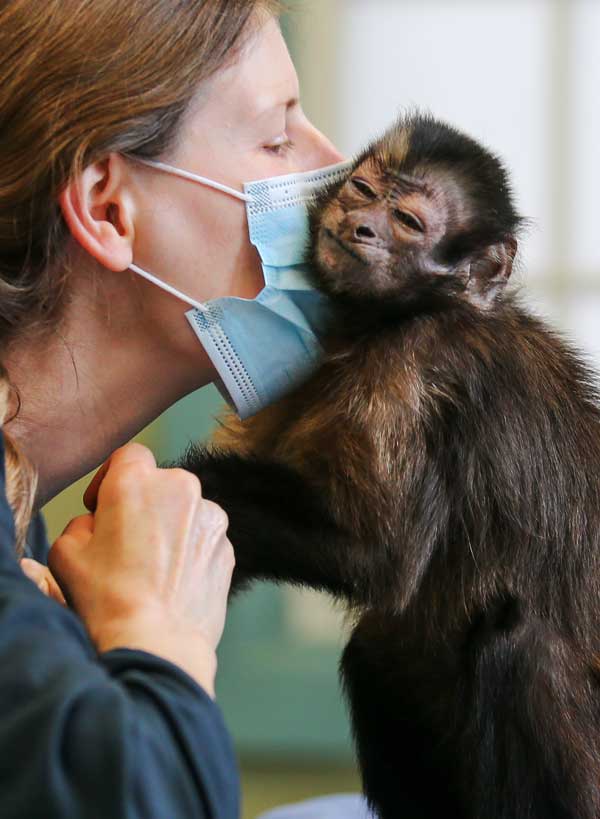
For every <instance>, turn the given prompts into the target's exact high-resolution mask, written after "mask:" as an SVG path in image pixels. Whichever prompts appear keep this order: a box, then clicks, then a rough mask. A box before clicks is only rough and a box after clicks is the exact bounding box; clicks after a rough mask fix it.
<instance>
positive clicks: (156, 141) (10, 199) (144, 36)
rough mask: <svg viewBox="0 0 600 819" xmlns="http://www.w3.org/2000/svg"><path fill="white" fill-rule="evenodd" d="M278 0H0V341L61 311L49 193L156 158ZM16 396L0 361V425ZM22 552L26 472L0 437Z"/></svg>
mask: <svg viewBox="0 0 600 819" xmlns="http://www.w3.org/2000/svg"><path fill="white" fill-rule="evenodd" d="M277 5H278V4H277V2H276V0H44V2H40V0H3V2H2V4H1V5H0V77H2V80H1V81H0V350H1V349H4V350H6V348H7V346H8V345H9V344H10V343H12V342H15V341H16V342H17V343H18V338H19V337H21V335H22V334H23V332H32V331H33V330H36V331H43V330H44V329H47V328H48V327H49V326H50V325H51V323H52V322H53V321H55V320H56V316H57V314H58V313H59V312H60V307H61V304H62V301H63V299H62V296H63V293H64V291H65V285H66V284H67V283H68V273H67V265H66V258H65V248H66V238H67V228H66V226H65V223H64V222H63V219H62V216H61V212H60V209H59V206H58V204H57V196H58V193H59V192H60V191H61V190H62V188H63V187H64V186H65V185H66V184H67V183H68V182H69V181H70V180H71V179H73V178H75V177H76V175H77V174H78V173H79V172H80V171H81V170H82V169H83V168H85V167H86V165H89V164H91V163H93V162H95V161H98V160H99V159H102V158H103V157H105V156H107V155H108V154H109V153H111V152H122V153H125V152H126V153H129V154H134V155H137V156H141V157H146V158H154V157H157V156H159V155H160V154H161V153H163V152H164V151H165V150H166V149H167V148H168V147H169V146H170V145H171V144H172V143H173V141H174V139H175V137H176V134H177V128H178V125H179V123H180V121H181V118H182V116H183V114H184V112H185V111H186V109H187V107H188V105H189V103H190V101H191V100H192V98H193V96H194V95H195V94H196V92H197V91H198V86H199V84H200V83H201V82H202V81H203V80H205V79H206V78H207V77H209V76H210V75H211V74H213V73H214V72H215V71H217V70H218V69H219V68H221V67H222V66H224V65H225V64H227V62H228V61H229V60H230V59H232V58H233V57H234V56H235V54H236V51H237V50H238V48H239V47H240V45H241V44H242V42H243V39H244V37H245V34H246V33H247V32H248V31H249V30H250V27H251V24H252V21H253V20H254V19H255V16H256V13H257V12H258V11H259V10H261V9H264V10H266V11H268V12H276V11H277ZM15 405H17V406H18V396H16V395H15V391H14V390H12V389H11V387H10V384H9V381H8V376H7V373H6V372H5V370H4V369H3V368H2V369H0V424H2V423H4V422H6V421H7V420H10V418H11V417H13V416H14V414H15V412H16V411H17V407H16V406H15ZM4 441H5V450H6V457H5V464H6V489H7V496H8V500H9V503H10V505H11V507H12V509H13V513H14V516H15V525H16V529H17V554H19V555H21V554H22V553H23V548H24V541H25V535H26V532H27V527H28V524H29V521H30V518H31V512H32V508H33V502H34V497H35V490H36V475H35V470H34V469H33V468H32V467H31V465H30V464H28V463H27V461H26V459H25V458H24V456H23V455H22V454H20V453H19V451H18V449H17V447H16V445H15V443H14V442H13V441H11V438H10V436H8V435H7V434H6V433H5V435H4Z"/></svg>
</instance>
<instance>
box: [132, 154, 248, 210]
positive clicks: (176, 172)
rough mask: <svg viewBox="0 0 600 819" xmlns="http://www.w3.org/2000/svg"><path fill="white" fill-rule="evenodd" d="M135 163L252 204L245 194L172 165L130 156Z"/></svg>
mask: <svg viewBox="0 0 600 819" xmlns="http://www.w3.org/2000/svg"><path fill="white" fill-rule="evenodd" d="M128 156H129V158H130V159H134V160H135V161H136V162H141V163H142V165H149V166H150V167H151V168H156V169H157V170H159V171H164V172H165V173H170V174H173V176H180V177H181V178H182V179H188V180H189V181H190V182H198V183H199V184H200V185H206V187H208V188H214V189H215V190H218V191H222V192H223V193H227V194H228V195H229V196H235V198H236V199H240V200H241V201H242V202H253V201H254V197H253V196H249V195H248V194H246V193H240V191H236V189H235V188H230V187H229V186H228V185H222V184H221V183H220V182H215V181H214V180H213V179H207V178H206V177H205V176H198V174H195V173H190V171H182V170H181V168H176V167H175V166H174V165H167V164H165V163H164V162H155V161H154V160H153V159H141V158H140V157H139V156H130V155H129V154H128Z"/></svg>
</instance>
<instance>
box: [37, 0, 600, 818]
mask: <svg viewBox="0 0 600 819" xmlns="http://www.w3.org/2000/svg"><path fill="white" fill-rule="evenodd" d="M287 5H288V6H289V7H290V12H289V13H288V14H286V15H284V18H283V28H284V33H285V35H286V38H287V40H288V43H289V45H290V50H291V52H292V55H293V57H294V60H295V62H296V65H297V68H298V73H299V76H300V83H301V88H302V99H303V105H304V109H305V111H306V113H307V115H308V116H309V117H310V119H311V120H312V121H313V122H314V123H315V125H316V126H317V127H319V128H320V129H321V130H322V131H323V132H325V133H326V134H327V135H328V136H329V137H330V138H331V139H332V140H333V141H334V142H335V143H336V144H337V145H338V146H339V147H340V149H341V150H342V151H343V152H345V153H347V154H352V153H353V152H355V151H356V150H358V149H359V148H360V147H361V146H362V145H363V144H364V143H365V142H366V141H368V140H369V139H371V138H372V137H374V136H376V135H377V134H378V133H380V132H381V130H382V129H383V128H384V127H386V126H387V125H388V124H389V123H390V122H391V121H392V119H393V118H394V117H395V115H396V114H397V113H398V112H399V111H400V110H401V109H405V108H407V107H409V108H410V107H411V106H414V105H418V106H419V107H421V108H424V109H426V110H430V111H432V112H433V113H434V114H436V115H438V116H441V117H443V118H445V119H447V120H449V121H451V122H453V123H454V124H456V125H458V126H459V127H460V128H462V129H464V130H467V131H468V132H469V133H472V134H473V135H474V136H475V137H476V138H479V139H482V140H483V141H484V142H486V143H487V144H488V145H490V146H492V147H493V148H494V150H496V151H497V152H499V153H500V154H501V156H502V157H503V158H504V159H505V160H506V162H507V165H508V167H509V168H510V170H511V173H512V176H513V180H514V188H515V193H516V195H517V200H518V203H519V206H520V208H521V210H522V211H523V213H524V214H525V215H527V216H529V217H533V221H532V226H531V229H530V231H529V233H528V235H527V236H526V237H525V239H524V241H523V242H522V245H521V250H520V271H519V273H518V274H517V275H513V278H519V279H520V280H521V281H522V282H523V284H524V296H525V297H526V298H527V299H528V300H529V302H530V303H531V304H532V306H534V307H535V308H536V309H537V310H538V311H539V312H541V313H543V314H544V315H546V316H547V317H548V318H549V319H550V320H551V322H552V323H553V324H554V325H555V326H557V327H559V328H560V329H562V330H563V331H564V332H566V333H567V334H568V335H570V336H572V337H573V338H574V339H575V341H576V342H577V343H578V344H579V346H580V347H582V348H583V349H584V350H586V351H587V352H588V353H589V354H590V356H591V357H596V358H597V359H599V360H600V321H599V320H598V316H599V315H600V277H599V276H598V272H599V271H600V243H599V242H598V240H597V234H598V229H597V180H598V178H600V152H598V149H597V134H598V126H600V108H599V107H598V104H597V89H598V86H599V85H600V60H598V53H597V43H598V40H599V39H600V3H599V2H598V0H485V2H481V0H288V2H287ZM182 320H184V319H183V317H182ZM220 406H221V400H220V397H219V395H218V393H217V392H216V390H214V389H213V388H212V387H209V388H206V389H205V390H202V391H201V392H199V393H197V394H195V395H192V396H189V397H188V398H186V399H185V400H183V401H181V402H180V403H179V404H177V405H176V406H174V407H172V408H171V409H170V410H169V411H168V412H167V413H165V414H164V415H163V416H162V417H161V418H160V419H158V420H157V421H156V422H155V423H154V424H152V425H151V426H150V427H149V428H148V429H147V430H145V431H144V432H143V433H142V434H141V435H140V436H139V438H138V440H142V441H143V442H144V443H146V444H147V445H148V446H150V447H151V449H152V450H153V451H154V453H155V454H156V456H157V458H158V460H159V461H160V460H167V459H172V458H175V457H177V455H178V454H179V453H180V452H181V451H182V450H183V449H184V447H185V446H186V445H187V443H189V442H190V441H192V440H199V439H202V438H204V437H206V436H207V435H209V434H210V430H211V428H212V426H213V423H214V416H215V414H216V413H217V411H218V408H219V407H220ZM85 485H86V479H83V480H82V481H80V482H79V483H78V484H76V485H75V486H73V487H71V488H70V489H69V490H67V491H66V492H64V493H63V494H62V495H60V496H59V497H58V498H56V499H55V500H54V501H53V502H52V503H51V504H49V505H48V507H47V508H46V510H45V513H46V517H47V521H48V525H49V530H50V534H51V536H54V535H55V534H56V533H57V532H58V531H60V530H61V529H62V527H63V526H64V525H65V523H66V522H67V521H68V520H69V519H70V518H71V517H73V516H74V515H76V514H79V513H80V512H81V511H82V505H81V494H82V491H83V488H84V487H85ZM345 633H346V628H345V625H344V622H343V617H342V615H341V613H340V612H339V611H336V610H335V609H334V608H333V607H332V605H331V603H330V602H329V601H328V600H327V599H325V598H324V597H322V596H320V595H317V594H314V593H310V592H299V591H297V590H292V589H287V588H274V587H272V586H268V585H264V584H263V585H261V586H259V587H257V588H255V589H254V590H253V591H252V592H250V593H248V594H247V595H245V596H244V597H243V598H241V599H239V600H237V601H235V602H234V604H233V605H232V606H231V610H230V612H229V616H228V622H227V627H226V631H225V634H224V637H223V641H222V644H221V648H220V667H219V675H218V680H217V695H218V699H219V702H220V704H221V706H222V708H223V710H224V712H225V717H226V720H227V722H228V725H229V726H230V729H231V731H232V733H233V736H234V738H235V741H236V745H237V748H238V751H239V754H240V759H241V762H242V773H243V788H244V800H245V801H244V819H254V817H255V816H257V814H259V813H260V812H261V811H262V810H266V809H267V808H270V807H273V806H275V805H277V804H281V803H283V802H288V801H295V800H297V799H302V798H305V797H311V796H315V795H318V794H322V793H328V792H333V791H349V790H357V789H358V788H359V782H358V776H357V772H356V767H355V764H354V761H353V751H352V744H351V741H350V737H349V727H348V720H347V716H346V713H345V707H344V703H343V700H342V696H341V693H340V689H339V686H338V681H337V663H338V660H339V656H340V651H341V647H342V645H343V642H344V635H345ZM399 740H400V741H401V738H399Z"/></svg>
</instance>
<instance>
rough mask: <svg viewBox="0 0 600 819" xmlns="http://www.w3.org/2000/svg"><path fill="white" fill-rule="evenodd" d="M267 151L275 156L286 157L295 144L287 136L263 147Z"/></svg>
mask: <svg viewBox="0 0 600 819" xmlns="http://www.w3.org/2000/svg"><path fill="white" fill-rule="evenodd" d="M263 147H264V149H265V151H268V152H269V153H270V154H274V155H275V156H285V154H287V153H288V151H290V150H291V149H292V148H293V147H294V142H293V141H292V140H291V139H290V138H289V137H288V136H287V135H285V134H283V135H282V136H281V137H278V138H277V139H275V140H273V141H272V142H270V143H269V144H267V145H264V146H263Z"/></svg>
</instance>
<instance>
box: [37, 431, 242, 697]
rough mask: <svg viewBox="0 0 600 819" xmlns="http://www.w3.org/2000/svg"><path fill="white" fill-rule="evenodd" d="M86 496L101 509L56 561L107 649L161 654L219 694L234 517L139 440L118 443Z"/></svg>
mask: <svg viewBox="0 0 600 819" xmlns="http://www.w3.org/2000/svg"><path fill="white" fill-rule="evenodd" d="M84 499H85V502H86V505H87V506H88V508H90V507H91V508H93V509H94V514H89V515H82V516H80V517H77V518H75V519H74V520H72V521H71V522H70V523H69V524H68V526H67V527H66V529H65V530H64V532H63V534H62V535H61V536H60V537H59V538H58V539H57V540H56V542H55V543H54V545H53V546H52V549H51V550H50V554H49V559H48V564H49V567H50V569H51V571H52V574H53V575H54V576H55V577H56V580H57V581H58V584H59V585H60V588H61V589H62V591H63V592H64V595H65V597H66V598H67V601H68V603H69V604H70V605H71V606H72V607H73V608H74V609H75V610H76V611H77V612H78V614H79V615H80V617H81V618H82V619H83V621H84V623H85V625H86V627H87V629H88V631H89V634H90V636H91V639H92V641H93V642H94V644H95V645H96V647H97V649H98V651H100V652H103V651H108V650H110V649H113V648H137V649H142V650H145V651H149V652H151V653H154V654H158V655H160V656H162V657H164V658H165V659H167V660H170V661H171V662H174V663H176V664H177V665H179V666H181V667H182V668H183V669H185V670H186V671H187V672H188V673H189V674H191V675H192V676H193V677H194V678H195V679H196V680H197V681H198V682H199V683H200V684H201V685H202V686H203V687H204V688H205V689H206V690H207V691H208V692H209V694H211V696H214V676H215V673H216V654H215V650H216V647H217V644H218V642H219V640H220V639H221V635H222V633H223V626H224V622H225V611H226V603H227V594H228V591H229V586H230V583H231V575H232V572H233V567H234V557H233V549H232V547H231V543H230V542H229V540H228V539H227V535H226V532H227V526H228V519H227V515H226V514H225V512H224V511H223V510H222V509H221V508H220V507H219V506H217V505H216V504H215V503H212V502H211V501H208V500H205V499H204V498H203V497H202V491H201V486H200V482H199V481H198V479H197V478H196V477H195V476H194V475H192V474H191V473H190V472H186V471H184V470H182V469H159V468H158V467H157V466H156V461H155V460H154V456H153V455H152V453H151V452H150V450H148V449H147V448H146V447H143V446H141V445H140V444H128V445H127V446H124V447H122V448H121V449H118V450H117V451H116V452H115V453H114V454H113V455H112V456H111V458H110V460H109V461H108V462H107V463H106V464H105V465H104V466H103V467H102V468H101V469H100V470H99V472H98V474H97V475H96V477H95V478H94V480H93V481H92V483H91V484H90V487H89V488H88V490H87V491H86V494H85V496H84Z"/></svg>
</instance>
